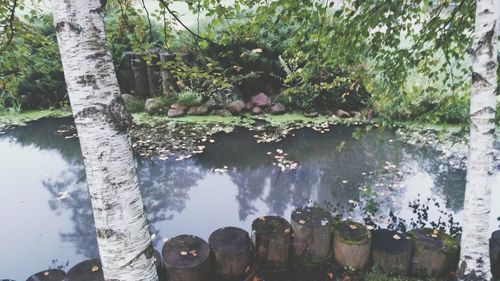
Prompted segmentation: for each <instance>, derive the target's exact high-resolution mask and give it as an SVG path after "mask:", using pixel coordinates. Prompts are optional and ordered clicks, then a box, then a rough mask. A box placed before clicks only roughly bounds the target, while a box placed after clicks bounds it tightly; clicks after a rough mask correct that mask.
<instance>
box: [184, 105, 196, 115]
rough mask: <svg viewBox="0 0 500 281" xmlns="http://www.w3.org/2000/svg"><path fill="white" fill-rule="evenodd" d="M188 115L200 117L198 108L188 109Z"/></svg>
mask: <svg viewBox="0 0 500 281" xmlns="http://www.w3.org/2000/svg"><path fill="white" fill-rule="evenodd" d="M186 114H187V115H199V114H198V107H197V106H191V107H190V108H189V109H188V111H187V113H186Z"/></svg>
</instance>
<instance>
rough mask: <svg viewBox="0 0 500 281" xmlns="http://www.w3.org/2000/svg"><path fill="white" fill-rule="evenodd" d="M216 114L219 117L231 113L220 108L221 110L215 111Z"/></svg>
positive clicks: (227, 115)
mask: <svg viewBox="0 0 500 281" xmlns="http://www.w3.org/2000/svg"><path fill="white" fill-rule="evenodd" d="M217 115H219V116H221V117H229V116H233V114H232V113H231V112H230V111H229V110H227V109H221V110H219V111H217Z"/></svg>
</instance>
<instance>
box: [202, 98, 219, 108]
mask: <svg viewBox="0 0 500 281" xmlns="http://www.w3.org/2000/svg"><path fill="white" fill-rule="evenodd" d="M204 106H206V107H207V108H208V110H212V109H215V108H217V107H218V105H217V102H216V101H215V100H214V99H212V98H211V99H209V100H208V101H207V102H206V103H205V104H204Z"/></svg>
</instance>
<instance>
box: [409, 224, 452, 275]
mask: <svg viewBox="0 0 500 281" xmlns="http://www.w3.org/2000/svg"><path fill="white" fill-rule="evenodd" d="M409 236H410V238H411V240H412V241H413V245H414V248H413V256H412V260H411V273H412V274H413V275H415V276H418V277H435V278H438V277H446V276H447V275H448V274H450V273H451V272H455V271H456V268H457V265H458V258H459V254H460V248H459V244H458V242H457V241H456V240H455V239H453V238H452V237H451V236H449V235H447V234H446V233H444V232H442V231H439V230H437V229H436V230H434V229H430V228H423V229H414V230H412V231H410V232H409Z"/></svg>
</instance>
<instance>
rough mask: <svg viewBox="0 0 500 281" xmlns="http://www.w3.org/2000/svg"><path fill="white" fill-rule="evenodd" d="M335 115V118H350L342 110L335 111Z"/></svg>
mask: <svg viewBox="0 0 500 281" xmlns="http://www.w3.org/2000/svg"><path fill="white" fill-rule="evenodd" d="M335 115H337V117H340V118H349V117H351V114H349V112H347V111H344V110H342V109H339V110H337V113H335Z"/></svg>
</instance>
